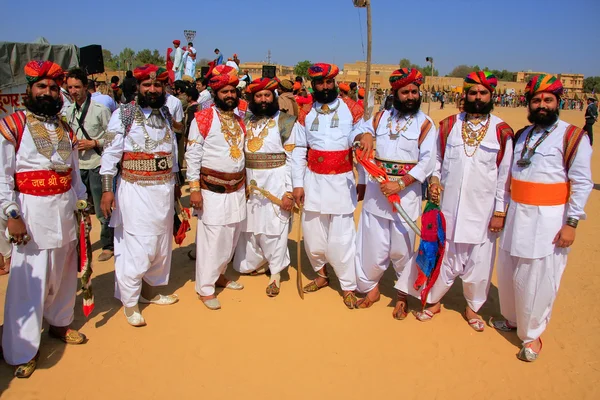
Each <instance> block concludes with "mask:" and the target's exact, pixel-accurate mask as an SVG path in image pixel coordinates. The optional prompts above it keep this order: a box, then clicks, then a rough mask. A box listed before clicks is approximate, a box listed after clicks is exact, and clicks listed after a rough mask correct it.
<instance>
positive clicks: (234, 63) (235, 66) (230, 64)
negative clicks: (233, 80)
mask: <svg viewBox="0 0 600 400" xmlns="http://www.w3.org/2000/svg"><path fill="white" fill-rule="evenodd" d="M225 65H228V66H230V67H231V68H235V70H236V71H238V72H239V70H240V67H239V66H238V65H237V63H236V62H235V61H231V60H228V61H227V62H226V63H225Z"/></svg>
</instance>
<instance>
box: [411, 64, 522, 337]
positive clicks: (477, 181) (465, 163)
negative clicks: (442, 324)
mask: <svg viewBox="0 0 600 400" xmlns="http://www.w3.org/2000/svg"><path fill="white" fill-rule="evenodd" d="M497 83H498V80H497V79H496V77H495V76H494V75H493V74H492V73H490V72H488V71H479V72H472V73H470V74H469V75H467V77H466V78H465V80H464V91H465V93H466V98H465V105H464V107H465V112H464V113H460V114H457V115H452V116H450V117H448V118H446V119H444V120H442V122H440V129H439V140H438V154H437V162H436V166H435V170H434V172H433V176H432V177H431V180H430V187H429V192H430V195H431V197H432V199H433V200H434V201H436V202H437V201H439V200H440V198H441V205H440V207H441V210H442V212H443V213H444V216H445V218H446V240H447V245H446V250H445V253H444V257H443V259H442V263H441V266H440V275H439V277H438V278H437V280H436V282H435V284H434V285H433V287H432V288H431V291H430V292H429V296H428V298H427V302H428V303H433V304H432V305H431V306H430V307H428V308H426V309H425V310H423V311H420V312H416V313H415V316H416V317H417V319H419V320H420V321H429V320H431V319H432V318H433V317H434V316H435V315H436V314H438V313H439V312H440V310H441V303H440V301H441V299H442V298H443V296H444V295H445V294H446V293H447V292H448V291H449V290H450V288H451V287H452V285H453V283H454V281H455V279H456V278H457V277H460V278H461V280H462V283H463V295H464V297H465V299H466V301H467V307H466V309H465V312H464V317H465V319H466V320H467V322H468V324H469V326H470V327H471V328H472V329H474V330H475V331H476V332H481V331H483V329H484V326H485V325H484V323H483V321H482V319H481V317H480V316H479V315H477V311H479V309H480V308H481V307H482V306H483V304H484V303H485V301H486V300H487V294H488V290H489V287H490V280H491V277H492V270H493V267H494V259H495V255H496V239H497V238H498V235H499V232H500V231H502V228H503V226H504V219H505V216H506V207H507V206H508V203H509V186H510V181H509V176H510V163H511V160H512V138H513V131H512V129H511V128H510V126H508V124H506V123H505V122H504V121H502V120H501V119H500V118H498V117H497V116H495V115H494V114H492V113H491V112H492V109H493V102H492V94H493V92H494V90H495V88H496V85H497ZM442 190H443V194H444V196H443V197H442V196H440V195H441V193H442ZM413 270H415V274H414V276H413V277H411V279H410V281H409V282H414V281H415V279H416V276H417V274H416V268H413ZM412 294H414V295H418V293H412Z"/></svg>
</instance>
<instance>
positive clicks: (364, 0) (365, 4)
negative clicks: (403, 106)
mask: <svg viewBox="0 0 600 400" xmlns="http://www.w3.org/2000/svg"><path fill="white" fill-rule="evenodd" d="M352 3H354V7H358V8H366V9H367V70H366V72H365V77H366V83H365V85H366V88H365V99H364V101H363V104H364V114H363V118H364V119H365V121H367V120H368V119H369V117H370V115H368V112H367V110H368V108H369V104H368V103H369V93H370V91H371V42H372V36H371V0H352Z"/></svg>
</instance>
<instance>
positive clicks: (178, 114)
mask: <svg viewBox="0 0 600 400" xmlns="http://www.w3.org/2000/svg"><path fill="white" fill-rule="evenodd" d="M165 105H166V106H167V108H168V109H169V112H170V113H171V117H173V121H175V122H181V121H183V104H181V100H179V99H178V98H177V96H173V95H172V94H169V93H167V100H166V102H165Z"/></svg>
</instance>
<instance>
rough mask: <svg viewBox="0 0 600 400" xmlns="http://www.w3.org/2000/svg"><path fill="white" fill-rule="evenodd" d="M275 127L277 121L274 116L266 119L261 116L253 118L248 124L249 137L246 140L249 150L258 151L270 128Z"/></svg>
mask: <svg viewBox="0 0 600 400" xmlns="http://www.w3.org/2000/svg"><path fill="white" fill-rule="evenodd" d="M263 123H264V125H263V126H262V129H260V132H259V133H256V132H257V131H259V126H260V125H262V124H263ZM274 127H275V121H274V120H273V119H272V118H268V119H267V120H266V121H265V118H261V119H260V120H254V119H253V120H252V121H250V123H249V124H248V139H247V142H246V144H247V146H248V151H249V152H251V153H256V152H257V151H258V150H260V149H261V148H262V146H263V144H264V140H265V138H266V137H267V136H268V135H269V129H270V128H274Z"/></svg>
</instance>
